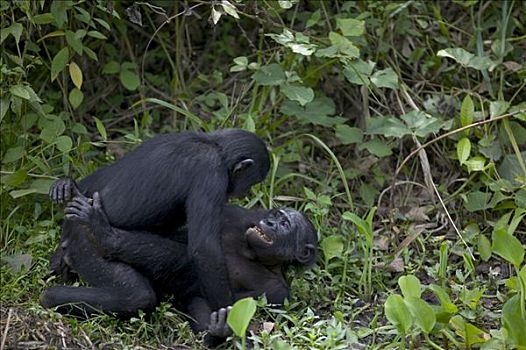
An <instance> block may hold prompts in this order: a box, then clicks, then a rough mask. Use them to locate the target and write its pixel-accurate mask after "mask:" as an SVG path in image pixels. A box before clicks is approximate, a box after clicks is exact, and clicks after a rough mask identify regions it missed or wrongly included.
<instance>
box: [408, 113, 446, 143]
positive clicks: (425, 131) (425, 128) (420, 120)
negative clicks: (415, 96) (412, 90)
mask: <svg viewBox="0 0 526 350" xmlns="http://www.w3.org/2000/svg"><path fill="white" fill-rule="evenodd" d="M400 119H402V120H403V121H404V122H405V123H406V124H407V126H408V127H409V128H410V129H411V130H412V131H413V133H414V134H415V135H416V136H418V137H427V136H428V135H429V134H432V133H436V132H438V131H439V130H440V129H441V128H442V127H444V126H445V122H443V121H442V120H440V119H438V118H435V117H433V116H431V115H430V114H427V113H426V112H424V111H416V110H415V111H411V112H409V113H406V114H404V115H402V116H400Z"/></svg>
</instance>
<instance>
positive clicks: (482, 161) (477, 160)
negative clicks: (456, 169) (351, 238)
mask: <svg viewBox="0 0 526 350" xmlns="http://www.w3.org/2000/svg"><path fill="white" fill-rule="evenodd" d="M464 165H465V166H466V168H467V169H468V173H472V172H474V171H482V170H484V165H486V158H484V157H482V156H475V157H472V158H470V159H468V160H466V161H465V162H464Z"/></svg>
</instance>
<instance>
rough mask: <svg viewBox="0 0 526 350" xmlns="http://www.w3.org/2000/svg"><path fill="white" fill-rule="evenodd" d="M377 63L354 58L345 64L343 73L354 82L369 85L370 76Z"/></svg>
mask: <svg viewBox="0 0 526 350" xmlns="http://www.w3.org/2000/svg"><path fill="white" fill-rule="evenodd" d="M375 65H376V63H374V62H372V61H367V62H365V61H363V60H361V59H357V60H352V61H351V62H349V63H347V64H346V65H345V69H344V70H343V75H345V78H347V80H349V82H351V83H353V84H356V85H365V86H369V83H370V79H369V77H370V76H371V74H373V69H374V67H375Z"/></svg>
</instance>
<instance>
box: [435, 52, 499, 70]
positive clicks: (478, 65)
mask: <svg viewBox="0 0 526 350" xmlns="http://www.w3.org/2000/svg"><path fill="white" fill-rule="evenodd" d="M437 56H439V57H449V58H452V59H454V60H455V61H456V62H458V63H460V64H461V65H462V66H464V67H470V68H474V69H477V70H484V69H488V68H490V67H491V66H492V65H494V63H493V61H492V60H490V59H489V58H488V57H480V56H475V55H474V54H472V53H470V52H468V51H466V50H464V49H463V48H459V47H457V48H447V49H444V50H440V51H438V52H437Z"/></svg>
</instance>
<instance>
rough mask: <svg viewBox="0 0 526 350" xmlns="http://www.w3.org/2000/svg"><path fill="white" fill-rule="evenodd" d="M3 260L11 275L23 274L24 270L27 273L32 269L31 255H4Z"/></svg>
mask: <svg viewBox="0 0 526 350" xmlns="http://www.w3.org/2000/svg"><path fill="white" fill-rule="evenodd" d="M1 260H2V261H3V262H4V263H6V264H7V266H8V267H9V270H10V271H11V273H13V274H17V273H19V272H21V271H22V269H25V270H26V271H27V270H29V269H30V268H31V263H32V261H33V257H32V256H31V254H21V253H17V254H13V255H4V254H2V258H1Z"/></svg>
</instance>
